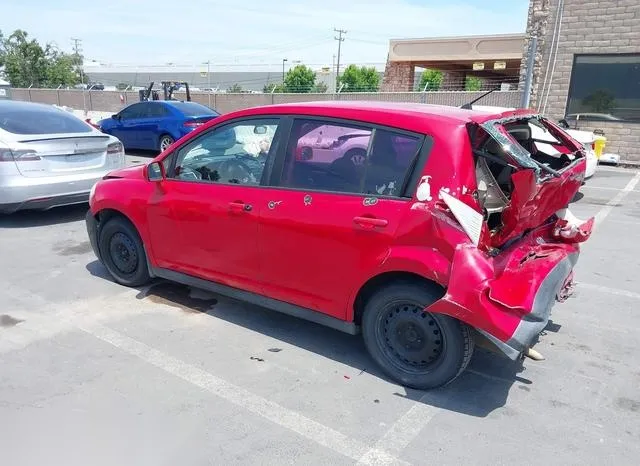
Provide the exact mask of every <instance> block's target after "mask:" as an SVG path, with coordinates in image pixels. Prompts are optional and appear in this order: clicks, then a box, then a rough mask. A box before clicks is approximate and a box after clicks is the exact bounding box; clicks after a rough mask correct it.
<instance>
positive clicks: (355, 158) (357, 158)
mask: <svg viewBox="0 0 640 466" xmlns="http://www.w3.org/2000/svg"><path fill="white" fill-rule="evenodd" d="M366 159H367V156H366V155H363V154H353V155H352V156H351V163H353V164H354V165H355V166H356V167H360V166H362V165H364V162H365V160H366Z"/></svg>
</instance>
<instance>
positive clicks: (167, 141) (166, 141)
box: [159, 134, 173, 152]
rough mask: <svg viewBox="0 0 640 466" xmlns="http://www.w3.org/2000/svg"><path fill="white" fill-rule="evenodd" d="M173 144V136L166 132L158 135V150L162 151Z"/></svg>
mask: <svg viewBox="0 0 640 466" xmlns="http://www.w3.org/2000/svg"><path fill="white" fill-rule="evenodd" d="M171 144H173V138H172V137H171V136H169V135H168V134H165V135H163V136H161V137H160V144H159V145H160V152H164V151H165V150H167V148H168V147H169V146H170V145H171Z"/></svg>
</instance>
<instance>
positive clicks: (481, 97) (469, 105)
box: [460, 87, 500, 110]
mask: <svg viewBox="0 0 640 466" xmlns="http://www.w3.org/2000/svg"><path fill="white" fill-rule="evenodd" d="M498 90H500V88H499V87H495V88H493V89H491V90H490V91H489V92H485V93H484V94H482V95H481V96H480V97H478V98H477V99H473V100H472V101H471V102H469V103H466V104H464V105H461V106H460V108H462V109H464V110H473V104H475V103H476V102H477V101H479V100H482V99H484V98H485V97H486V96H488V95H489V94H491V93H492V92H495V91H498Z"/></svg>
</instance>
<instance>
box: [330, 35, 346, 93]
mask: <svg viewBox="0 0 640 466" xmlns="http://www.w3.org/2000/svg"><path fill="white" fill-rule="evenodd" d="M333 30H334V31H335V32H337V33H338V37H334V39H335V40H337V41H338V62H337V64H336V89H338V88H339V86H340V46H341V45H342V42H344V37H342V34H346V33H347V31H345V30H344V29H336V28H333Z"/></svg>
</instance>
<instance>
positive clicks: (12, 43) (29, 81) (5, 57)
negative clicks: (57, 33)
mask: <svg viewBox="0 0 640 466" xmlns="http://www.w3.org/2000/svg"><path fill="white" fill-rule="evenodd" d="M77 60H78V58H77V57H76V58H74V57H73V56H71V55H68V54H66V53H63V52H61V51H59V50H58V49H57V48H55V47H53V46H51V45H50V44H47V45H45V46H44V47H43V46H41V45H40V44H39V43H38V41H37V40H35V39H29V35H28V34H27V33H26V32H25V31H22V30H20V29H18V30H16V31H14V32H13V33H12V34H11V35H10V36H9V37H6V38H5V37H4V36H3V35H2V33H1V32H0V66H4V74H5V76H6V77H7V79H8V80H9V82H10V83H11V85H12V86H14V87H29V86H34V87H57V86H59V85H63V86H64V85H73V84H76V83H78V82H79V76H78V74H77V73H76V66H75V64H76V63H77Z"/></svg>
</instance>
